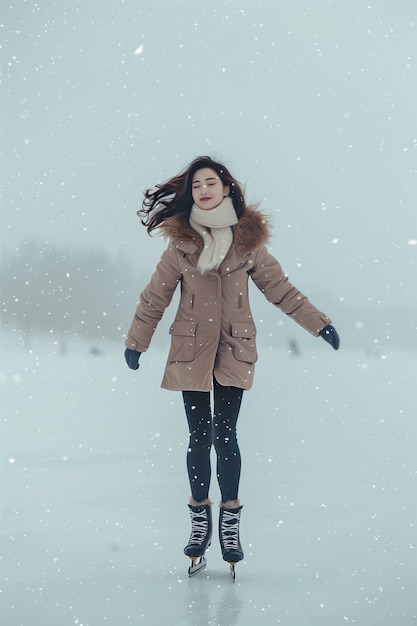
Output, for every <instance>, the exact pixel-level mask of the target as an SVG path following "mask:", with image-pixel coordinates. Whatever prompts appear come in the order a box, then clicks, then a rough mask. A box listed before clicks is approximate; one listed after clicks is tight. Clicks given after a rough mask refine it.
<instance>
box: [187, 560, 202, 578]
mask: <svg viewBox="0 0 417 626" xmlns="http://www.w3.org/2000/svg"><path fill="white" fill-rule="evenodd" d="M190 558H191V565H190V567H189V568H188V576H189V577H190V578H191V577H192V576H195V575H196V574H198V573H199V572H201V570H203V569H205V567H206V566H207V560H206V557H205V556H200V557H190Z"/></svg>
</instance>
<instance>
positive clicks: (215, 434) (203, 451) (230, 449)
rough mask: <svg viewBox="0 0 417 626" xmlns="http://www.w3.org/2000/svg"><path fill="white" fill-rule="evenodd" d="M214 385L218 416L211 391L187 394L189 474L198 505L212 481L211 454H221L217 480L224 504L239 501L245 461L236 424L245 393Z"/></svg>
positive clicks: (193, 495)
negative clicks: (212, 401) (241, 473)
mask: <svg viewBox="0 0 417 626" xmlns="http://www.w3.org/2000/svg"><path fill="white" fill-rule="evenodd" d="M213 381H214V415H213V417H212V412H211V403H210V392H209V391H183V392H182V395H183V399H184V407H185V413H186V415H187V421H188V428H189V431H190V443H189V447H188V452H187V470H188V477H189V480H190V486H191V495H192V497H193V498H194V500H197V502H202V501H203V500H206V499H207V498H208V495H209V487H210V479H211V463H210V451H211V446H212V445H214V447H215V449H216V454H217V480H218V483H219V487H220V493H221V496H222V501H223V502H227V500H237V498H238V490H239V480H240V468H241V458H240V451H239V446H238V442H237V436H236V423H237V418H238V417H239V411H240V405H241V403H242V395H243V389H240V388H239V387H223V386H222V385H220V384H219V383H218V382H217V381H216V379H213Z"/></svg>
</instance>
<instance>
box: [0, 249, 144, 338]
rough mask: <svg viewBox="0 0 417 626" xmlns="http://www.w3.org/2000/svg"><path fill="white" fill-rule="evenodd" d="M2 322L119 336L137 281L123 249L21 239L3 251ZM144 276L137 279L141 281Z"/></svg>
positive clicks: (24, 328)
mask: <svg viewBox="0 0 417 626" xmlns="http://www.w3.org/2000/svg"><path fill="white" fill-rule="evenodd" d="M0 281H1V283H0V284H1V287H0V288H1V302H2V306H1V313H0V315H1V322H2V325H3V327H4V328H9V329H13V330H15V331H16V330H17V331H19V332H21V333H22V339H23V341H24V342H25V344H27V345H30V342H31V336H32V334H34V333H36V334H37V333H50V334H55V335H56V336H57V340H58V341H64V339H65V337H68V336H75V337H80V338H90V339H91V340H97V339H110V340H112V339H114V338H120V337H121V336H122V335H123V334H124V333H125V332H126V330H127V328H126V327H127V325H128V324H129V323H130V318H131V315H132V310H133V307H134V305H135V303H136V299H137V296H138V293H139V287H140V285H141V281H140V279H139V276H138V274H136V273H135V271H134V268H132V264H131V262H129V261H128V259H127V258H126V256H125V255H124V254H123V253H120V254H116V255H115V254H114V253H110V252H108V251H106V250H96V249H92V248H81V247H77V246H73V247H71V248H66V249H62V248H59V247H57V246H55V245H52V244H49V243H47V242H45V243H40V242H38V241H36V240H33V241H29V242H25V243H24V244H22V245H21V246H20V247H19V248H18V249H17V250H16V251H14V252H13V253H3V255H2V262H1V267H0ZM143 282H144V281H142V283H143Z"/></svg>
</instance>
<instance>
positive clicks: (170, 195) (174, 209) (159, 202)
mask: <svg viewBox="0 0 417 626" xmlns="http://www.w3.org/2000/svg"><path fill="white" fill-rule="evenodd" d="M203 167H210V168H211V169H212V170H214V171H215V172H216V173H217V175H218V176H219V178H220V180H221V181H222V183H223V185H226V186H227V185H229V186H230V197H231V199H232V202H233V206H234V208H235V211H236V215H237V217H238V219H239V218H240V217H241V216H242V214H243V212H244V210H245V208H246V204H245V199H244V196H243V191H242V188H241V186H240V184H239V183H238V182H237V180H236V179H235V178H233V176H232V175H231V173H230V172H229V170H228V169H227V167H225V166H224V165H223V164H222V163H218V162H217V161H214V160H213V159H212V158H211V157H209V156H200V157H197V158H196V159H194V160H193V161H191V163H190V164H189V165H188V166H187V167H186V168H185V169H184V170H183V171H182V172H181V173H180V174H178V175H177V176H174V177H173V178H170V179H169V180H168V181H166V182H165V183H161V184H159V185H156V186H155V189H154V190H151V189H146V191H145V198H144V200H143V202H142V208H141V209H140V210H139V211H138V212H137V214H138V216H139V217H140V219H141V221H142V224H143V225H144V226H146V229H147V231H148V234H149V235H150V234H151V233H152V231H153V230H155V229H156V228H158V226H160V225H161V224H162V222H163V221H164V220H165V219H166V218H167V217H172V216H173V215H178V214H180V213H182V214H183V215H184V216H185V217H186V219H187V221H188V218H189V217H190V212H191V208H192V206H193V198H192V191H191V185H192V181H193V176H194V174H195V172H197V170H200V169H202V168H203Z"/></svg>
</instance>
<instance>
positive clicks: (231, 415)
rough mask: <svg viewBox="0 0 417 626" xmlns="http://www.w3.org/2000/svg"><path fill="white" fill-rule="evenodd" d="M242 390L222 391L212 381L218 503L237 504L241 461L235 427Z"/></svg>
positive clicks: (228, 388) (230, 389)
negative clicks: (218, 491) (220, 498)
mask: <svg viewBox="0 0 417 626" xmlns="http://www.w3.org/2000/svg"><path fill="white" fill-rule="evenodd" d="M242 396H243V389H240V388H239V387H223V386H222V385H219V383H218V382H217V381H216V379H214V419H213V442H214V446H215V448H216V453H217V480H218V482H219V487H220V492H221V496H222V502H223V503H226V502H230V501H237V500H238V491H239V480H240V469H241V457H240V450H239V446H238V442H237V433H236V424H237V419H238V417H239V411H240V406H241V403H242Z"/></svg>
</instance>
